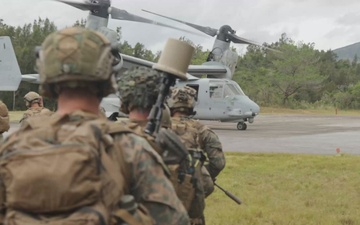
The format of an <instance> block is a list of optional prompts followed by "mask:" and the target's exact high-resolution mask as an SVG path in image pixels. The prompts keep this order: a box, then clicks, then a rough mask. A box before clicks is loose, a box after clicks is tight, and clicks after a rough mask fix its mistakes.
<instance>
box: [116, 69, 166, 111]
mask: <svg viewBox="0 0 360 225" xmlns="http://www.w3.org/2000/svg"><path fill="white" fill-rule="evenodd" d="M160 81H161V74H160V73H159V72H157V71H156V70H153V69H149V68H146V67H139V68H133V69H130V70H128V71H126V72H125V73H124V74H123V75H122V76H121V79H120V80H119V81H118V90H119V93H120V96H121V109H120V110H121V111H122V112H123V113H126V114H128V113H129V112H130V111H131V110H132V109H134V108H141V109H148V110H150V109H151V107H152V106H153V104H154V103H155V102H156V99H157V96H158V94H159V86H160V85H159V84H160Z"/></svg>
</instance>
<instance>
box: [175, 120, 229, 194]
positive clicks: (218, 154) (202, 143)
mask: <svg viewBox="0 0 360 225" xmlns="http://www.w3.org/2000/svg"><path fill="white" fill-rule="evenodd" d="M171 122H172V129H173V130H174V131H175V132H176V133H178V132H177V131H176V130H177V129H179V127H184V126H185V125H186V126H187V128H186V129H187V131H185V132H184V135H183V136H181V135H180V136H181V138H183V140H184V143H185V145H187V146H189V145H198V146H196V147H197V148H200V149H202V150H203V151H204V153H205V154H206V156H207V159H208V162H207V163H206V164H205V168H206V170H205V169H202V175H203V176H202V178H203V183H204V191H205V196H206V197H207V196H209V195H210V194H211V193H212V192H213V190H214V184H213V179H215V178H216V176H217V175H218V174H219V173H220V171H221V170H222V169H224V167H225V155H224V152H223V151H222V145H221V142H220V140H219V138H218V136H217V135H216V134H215V133H214V132H213V131H212V130H211V129H210V128H208V127H207V126H205V125H203V124H202V123H200V122H199V121H198V120H194V119H190V118H188V117H172V121H171ZM194 137H196V139H197V143H195V144H194V140H193V139H194Z"/></svg>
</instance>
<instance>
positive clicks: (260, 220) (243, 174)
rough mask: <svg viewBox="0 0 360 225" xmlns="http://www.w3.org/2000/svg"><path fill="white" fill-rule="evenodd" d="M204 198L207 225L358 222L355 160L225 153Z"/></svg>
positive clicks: (351, 224) (358, 187) (358, 167)
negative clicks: (215, 185)
mask: <svg viewBox="0 0 360 225" xmlns="http://www.w3.org/2000/svg"><path fill="white" fill-rule="evenodd" d="M226 158H227V165H226V168H225V169H224V171H223V172H222V173H221V174H220V176H219V177H218V180H217V183H218V184H220V185H221V186H222V187H223V188H225V189H227V190H228V191H230V192H232V193H233V194H235V195H236V196H238V197H239V198H240V199H242V201H243V202H244V203H243V204H242V205H237V204H236V203H235V202H233V201H232V200H231V199H229V198H228V197H227V196H226V195H225V194H223V193H222V192H221V191H220V190H219V189H216V190H215V192H214V193H213V194H212V195H211V196H210V197H209V198H208V199H207V201H206V203H207V205H206V210H205V215H206V220H207V225H220V224H221V225H223V224H230V225H237V224H239V225H242V224H244V225H245V224H246V225H285V224H286V225H305V224H306V225H312V224H313V225H335V224H336V225H338V224H340V225H355V224H360V213H359V212H360V176H359V171H360V163H359V161H360V157H359V156H351V155H336V156H316V155H315V156H314V155H293V154H253V153H251V154H250V153H249V154H247V153H227V154H226Z"/></svg>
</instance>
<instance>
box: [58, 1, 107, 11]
mask: <svg viewBox="0 0 360 225" xmlns="http://www.w3.org/2000/svg"><path fill="white" fill-rule="evenodd" d="M55 1H58V2H62V3H65V4H68V5H71V6H73V7H75V8H78V9H81V10H97V9H98V8H99V7H100V5H98V4H94V3H91V2H71V1H64V0H55Z"/></svg>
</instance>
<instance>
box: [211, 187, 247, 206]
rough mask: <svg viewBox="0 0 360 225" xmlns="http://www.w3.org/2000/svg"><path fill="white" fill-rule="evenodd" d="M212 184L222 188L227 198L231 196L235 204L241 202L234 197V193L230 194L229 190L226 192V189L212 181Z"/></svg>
mask: <svg viewBox="0 0 360 225" xmlns="http://www.w3.org/2000/svg"><path fill="white" fill-rule="evenodd" d="M214 185H215V186H216V187H218V188H219V189H220V190H222V191H223V192H224V193H225V194H226V195H227V196H228V197H229V198H231V199H232V200H233V201H234V202H236V203H237V204H239V205H240V204H241V203H242V202H241V200H240V199H239V198H238V197H236V196H235V195H234V194H232V193H231V192H228V191H227V190H225V189H224V188H222V187H221V186H219V185H218V184H217V183H215V182H214Z"/></svg>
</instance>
